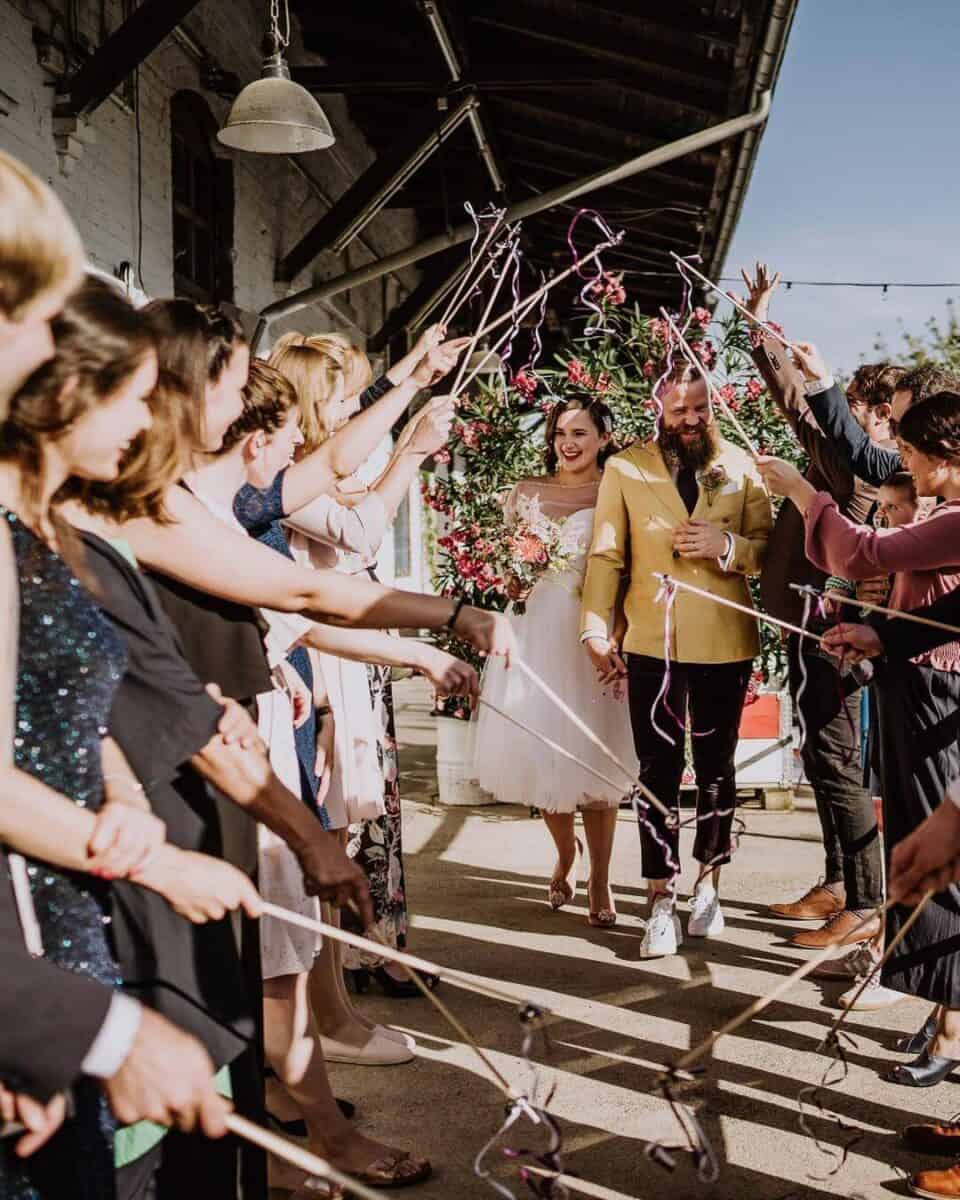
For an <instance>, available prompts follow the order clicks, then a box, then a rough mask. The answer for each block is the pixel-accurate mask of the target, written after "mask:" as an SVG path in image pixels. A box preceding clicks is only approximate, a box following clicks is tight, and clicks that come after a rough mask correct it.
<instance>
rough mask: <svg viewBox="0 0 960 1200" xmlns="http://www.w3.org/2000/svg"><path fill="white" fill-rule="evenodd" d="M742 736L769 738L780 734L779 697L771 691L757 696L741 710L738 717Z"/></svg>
mask: <svg viewBox="0 0 960 1200" xmlns="http://www.w3.org/2000/svg"><path fill="white" fill-rule="evenodd" d="M740 736H741V737H742V738H764V739H767V740H771V739H774V738H778V737H779V736H780V697H779V696H777V695H774V694H772V693H770V694H765V695H762V696H758V697H757V698H756V700H755V701H754V702H753V704H750V705H748V706H747V707H746V708H745V709H744V710H743V716H742V717H741V718H740Z"/></svg>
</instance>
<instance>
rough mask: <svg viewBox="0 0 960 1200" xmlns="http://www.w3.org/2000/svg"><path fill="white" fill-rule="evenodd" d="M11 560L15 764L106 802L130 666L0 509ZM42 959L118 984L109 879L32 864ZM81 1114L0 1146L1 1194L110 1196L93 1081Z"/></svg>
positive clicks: (45, 553)
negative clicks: (116, 707)
mask: <svg viewBox="0 0 960 1200" xmlns="http://www.w3.org/2000/svg"><path fill="white" fill-rule="evenodd" d="M0 517H2V518H3V519H4V520H6V522H7V523H8V526H9V529H10V534H11V537H12V540H13V550H14V555H15V558H16V563H17V576H18V583H19V593H20V633H19V657H18V670H17V690H16V726H15V730H14V762H15V763H16V765H17V766H18V767H19V768H20V769H21V770H22V771H25V772H27V774H29V775H33V776H34V777H36V778H37V779H39V780H41V781H42V782H43V783H46V784H49V786H50V787H52V788H54V789H55V790H56V791H58V792H60V793H61V795H64V796H67V797H69V798H70V799H71V800H73V801H74V803H76V804H78V805H79V806H80V807H82V808H89V809H91V810H96V809H99V808H100V806H101V804H102V803H103V767H102V761H101V742H102V739H103V738H104V736H105V735H106V733H107V719H108V717H109V714H110V708H111V705H112V703H113V697H114V693H115V692H116V690H117V687H118V686H119V683H120V680H121V678H122V676H123V671H124V667H125V665H126V655H125V652H124V649H123V646H122V644H121V642H120V640H119V638H118V637H117V635H116V633H115V632H114V630H113V627H112V626H111V625H110V623H109V621H107V620H106V618H105V617H104V616H103V615H102V614H101V612H100V610H99V609H98V608H97V605H96V603H95V602H94V599H93V597H92V596H90V595H89V593H88V592H86V591H85V590H84V588H83V587H82V586H81V584H80V582H79V581H78V580H77V579H76V578H75V576H74V575H73V572H72V571H71V570H70V567H69V566H68V565H67V563H66V562H65V561H64V560H63V559H62V558H61V557H60V556H59V555H58V554H56V553H54V551H53V550H51V549H50V547H49V546H47V544H46V543H45V542H43V541H42V540H41V539H40V538H38V537H37V536H36V535H35V534H34V533H33V532H31V530H30V529H28V528H27V526H26V525H24V524H23V523H22V522H21V521H20V519H19V518H18V517H17V516H16V514H15V513H12V512H10V511H9V510H8V509H6V508H3V507H2V506H0ZM28 872H29V875H30V884H31V890H32V892H33V901H34V906H35V908H36V912H37V919H38V920H39V922H40V929H41V932H42V934H43V945H44V953H45V956H46V958H47V959H48V960H49V961H50V962H52V963H55V964H56V965H57V966H59V967H63V968H64V969H65V970H68V971H76V972H77V974H79V975H88V976H90V977H91V978H93V979H97V980H99V981H100V982H101V983H104V984H107V985H108V986H110V987H117V986H119V984H120V978H119V973H118V970H117V966H116V963H115V962H114V958H113V954H112V951H111V947H110V941H109V934H108V929H107V926H108V924H109V917H107V916H106V915H105V907H106V902H107V898H108V893H109V886H108V885H107V884H102V883H98V881H97V880H95V879H94V878H93V877H92V876H89V875H77V874H74V873H72V872H70V871H64V870H61V869H59V868H56V867H50V866H47V865H46V864H44V863H33V862H31V863H29V865H28ZM73 1094H74V1099H75V1102H76V1115H75V1116H74V1117H73V1118H71V1119H70V1120H68V1121H67V1122H65V1124H64V1126H63V1128H62V1129H61V1130H60V1132H59V1133H58V1134H57V1135H56V1136H55V1137H54V1138H53V1139H52V1140H51V1141H50V1142H49V1143H48V1144H47V1146H45V1147H44V1148H43V1149H42V1150H41V1151H39V1152H38V1153H37V1154H36V1155H34V1156H33V1157H32V1158H30V1159H27V1160H24V1161H22V1162H21V1161H20V1160H17V1159H15V1158H14V1156H13V1154H12V1152H11V1150H10V1149H9V1143H7V1145H5V1146H4V1148H3V1152H2V1153H0V1197H3V1198H4V1200H7V1198H10V1200H14V1198H15V1200H37V1198H38V1197H44V1198H45V1200H54V1198H57V1200H61V1198H62V1197H66V1196H69V1197H70V1200H109V1198H112V1197H113V1195H114V1182H113V1132H114V1122H113V1118H112V1116H111V1115H110V1112H109V1110H108V1108H107V1105H106V1102H105V1100H104V1099H103V1095H102V1093H101V1091H100V1089H99V1087H98V1086H97V1085H96V1084H95V1083H94V1082H93V1081H91V1080H88V1079H83V1080H81V1081H80V1082H79V1083H78V1084H77V1085H76V1086H75V1088H74V1091H73Z"/></svg>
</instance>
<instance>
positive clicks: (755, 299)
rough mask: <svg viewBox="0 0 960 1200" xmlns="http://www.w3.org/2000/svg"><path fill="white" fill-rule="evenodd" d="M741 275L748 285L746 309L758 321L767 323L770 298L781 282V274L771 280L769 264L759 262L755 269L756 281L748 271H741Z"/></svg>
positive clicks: (778, 273)
mask: <svg viewBox="0 0 960 1200" xmlns="http://www.w3.org/2000/svg"><path fill="white" fill-rule="evenodd" d="M740 274H741V276H742V278H743V282H744V283H745V284H746V285H747V298H746V300H745V301H744V307H745V308H748V309H749V310H750V311H751V312H752V313H753V315H754V316H755V317H756V318H757V320H758V321H766V319H767V313H768V312H769V309H770V297H771V296H772V295H773V293H774V292H775V291H776V288H777V284H778V283H779V282H780V272H779V271H778V272H777V273H776V275H774V276H773V278H772V279H771V277H770V270H769V268H768V267H767V264H766V263H762V262H758V263H757V264H756V266H755V267H754V274H755V278H754V279H751V278H750V276H749V275H748V274H747V272H746V270H741V272H740Z"/></svg>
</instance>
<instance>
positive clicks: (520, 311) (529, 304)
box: [451, 299, 537, 396]
mask: <svg viewBox="0 0 960 1200" xmlns="http://www.w3.org/2000/svg"><path fill="white" fill-rule="evenodd" d="M536 305H537V301H536V299H533V300H528V301H524V302H523V303H522V304H521V305H520V306H519V307H518V308H517V310H516V313H517V317H516V322H515V324H516V325H519V324H520V322H521V321H522V320H523V318H524V317H525V316H526V315H527V313H528V312H530V311H531V309H533V308H535V307H536ZM513 331H514V325H511V326H510V328H509V329H508V330H507V331H506V332H505V333H502V334H501V335H500V337H499V338H497V340H496V341H495V342H494V344H493V345H492V346H491V347H490V349H489V350H487V351H486V353H485V354H484V356H483V358H481V359H480V361H479V362H478V363H477V365H476V366H475V367H474V368H473V370H472V371H471V372H470V374H469V375H468V376H467V377H466V379H464V380H463V382H462V383H461V384H460V386H459V388H458V389H457V390H456V392H451V395H453V396H459V395H460V394H461V393H463V392H465V391H466V390H467V388H468V387H469V386H470V384H471V383H473V381H474V380H475V379H476V377H477V376H478V375H479V374H480V372H481V371H482V370H483V368H484V367H485V366H486V365H487V361H488V359H490V358H492V357H493V355H494V354H496V353H497V351H498V350H499V349H500V347H501V346H503V345H504V344H505V343H506V342H507V341H508V340H509V338H510V335H511V334H512V333H513Z"/></svg>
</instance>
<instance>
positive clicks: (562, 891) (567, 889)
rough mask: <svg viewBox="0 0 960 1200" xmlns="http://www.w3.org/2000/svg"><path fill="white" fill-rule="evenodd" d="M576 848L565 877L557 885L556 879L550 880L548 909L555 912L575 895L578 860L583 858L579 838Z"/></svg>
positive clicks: (578, 868)
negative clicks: (571, 863)
mask: <svg viewBox="0 0 960 1200" xmlns="http://www.w3.org/2000/svg"><path fill="white" fill-rule="evenodd" d="M575 841H576V844H577V848H576V851H575V852H574V855H573V865H572V866H571V868H570V870H569V871H568V872H567V874H566V876H565V877H564V878H563V879H562V880H561V881H560V882H559V883H558V882H557V881H556V879H551V880H550V887H549V890H548V891H547V898H548V899H549V901H550V907H551V908H552V909H553V911H554V912H556V911H557V910H558V909H561V908H563V906H564V905H565V904H569V903H570V901H571V900H572V899H573V898H574V896H575V895H576V894H577V880H578V878H579V875H580V860H581V859H582V858H583V842H581V841H580V839H579V838H576V839H575Z"/></svg>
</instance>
